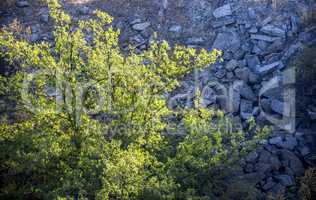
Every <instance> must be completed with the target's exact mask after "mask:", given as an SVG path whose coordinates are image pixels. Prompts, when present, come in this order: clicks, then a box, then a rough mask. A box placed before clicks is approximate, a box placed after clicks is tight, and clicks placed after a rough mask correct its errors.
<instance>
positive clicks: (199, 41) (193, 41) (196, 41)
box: [186, 37, 204, 45]
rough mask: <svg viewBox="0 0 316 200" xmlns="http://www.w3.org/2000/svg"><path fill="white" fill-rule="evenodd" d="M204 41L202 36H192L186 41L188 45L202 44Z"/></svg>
mask: <svg viewBox="0 0 316 200" xmlns="http://www.w3.org/2000/svg"><path fill="white" fill-rule="evenodd" d="M203 43H204V40H203V38H201V37H191V38H189V39H188V40H187V41H186V44H187V45H201V44H203Z"/></svg>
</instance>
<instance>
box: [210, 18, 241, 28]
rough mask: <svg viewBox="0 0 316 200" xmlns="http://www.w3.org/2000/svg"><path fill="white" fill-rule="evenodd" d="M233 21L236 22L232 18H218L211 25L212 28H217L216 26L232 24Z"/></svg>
mask: <svg viewBox="0 0 316 200" xmlns="http://www.w3.org/2000/svg"><path fill="white" fill-rule="evenodd" d="M235 22H236V20H235V19H233V18H228V19H220V20H217V21H215V22H213V23H212V26H213V27H214V28H218V27H221V26H227V25H230V24H234V23H235Z"/></svg>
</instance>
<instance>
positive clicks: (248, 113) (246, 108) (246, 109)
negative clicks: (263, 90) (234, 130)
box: [240, 99, 253, 120]
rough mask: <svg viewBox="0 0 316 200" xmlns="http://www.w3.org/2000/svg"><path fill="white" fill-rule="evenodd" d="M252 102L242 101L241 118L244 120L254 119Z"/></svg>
mask: <svg viewBox="0 0 316 200" xmlns="http://www.w3.org/2000/svg"><path fill="white" fill-rule="evenodd" d="M252 110H253V106H252V101H248V100H244V99H241V100H240V116H241V118H242V119H244V120H248V119H249V118H250V117H252Z"/></svg>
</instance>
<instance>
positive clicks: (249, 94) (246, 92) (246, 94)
mask: <svg viewBox="0 0 316 200" xmlns="http://www.w3.org/2000/svg"><path fill="white" fill-rule="evenodd" d="M240 96H241V97H243V98H245V99H247V100H250V101H252V102H254V101H256V100H257V97H256V95H255V94H254V92H253V91H252V89H251V87H249V86H248V85H247V84H245V83H244V84H243V85H242V87H241V89H240Z"/></svg>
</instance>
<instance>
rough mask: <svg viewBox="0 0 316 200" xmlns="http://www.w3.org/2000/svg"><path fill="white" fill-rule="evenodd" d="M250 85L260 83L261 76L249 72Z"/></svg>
mask: <svg viewBox="0 0 316 200" xmlns="http://www.w3.org/2000/svg"><path fill="white" fill-rule="evenodd" d="M249 83H250V84H257V83H260V76H259V75H257V74H255V73H253V72H251V71H250V72H249Z"/></svg>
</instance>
